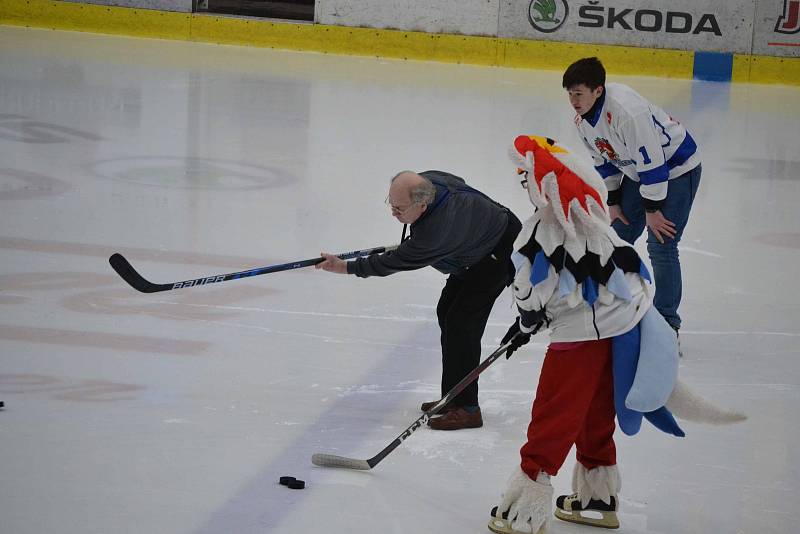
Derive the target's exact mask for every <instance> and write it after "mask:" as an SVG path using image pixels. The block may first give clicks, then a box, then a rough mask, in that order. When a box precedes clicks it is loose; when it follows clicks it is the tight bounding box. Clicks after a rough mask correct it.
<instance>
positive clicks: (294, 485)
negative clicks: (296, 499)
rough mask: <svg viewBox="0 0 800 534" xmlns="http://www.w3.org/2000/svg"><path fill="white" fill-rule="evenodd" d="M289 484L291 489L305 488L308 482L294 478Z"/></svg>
mask: <svg viewBox="0 0 800 534" xmlns="http://www.w3.org/2000/svg"><path fill="white" fill-rule="evenodd" d="M288 486H289V489H303V488H305V487H306V483H305V482H304V481H302V480H292V481H291V482H289V484H288Z"/></svg>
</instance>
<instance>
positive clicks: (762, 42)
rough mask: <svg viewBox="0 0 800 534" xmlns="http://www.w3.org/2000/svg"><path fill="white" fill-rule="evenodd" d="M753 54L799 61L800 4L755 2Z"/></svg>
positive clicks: (776, 0)
mask: <svg viewBox="0 0 800 534" xmlns="http://www.w3.org/2000/svg"><path fill="white" fill-rule="evenodd" d="M753 54H756V55H759V56H784V57H800V0H758V5H757V7H756V25H755V31H754V35H753Z"/></svg>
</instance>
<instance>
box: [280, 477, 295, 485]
mask: <svg viewBox="0 0 800 534" xmlns="http://www.w3.org/2000/svg"><path fill="white" fill-rule="evenodd" d="M295 480H297V479H296V478H294V477H281V478H280V483H281V486H288V485H289V484H291V483H292V482H294V481H295Z"/></svg>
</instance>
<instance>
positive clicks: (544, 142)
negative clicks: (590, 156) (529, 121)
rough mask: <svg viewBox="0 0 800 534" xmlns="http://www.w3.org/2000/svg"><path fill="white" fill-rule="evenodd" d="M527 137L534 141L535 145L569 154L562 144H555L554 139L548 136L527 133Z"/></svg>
mask: <svg viewBox="0 0 800 534" xmlns="http://www.w3.org/2000/svg"><path fill="white" fill-rule="evenodd" d="M528 137H529V138H530V139H532V140H533V141H536V144H537V145H539V146H540V147H542V148H543V149H545V150H547V151H548V152H551V153H562V154H569V150H567V149H566V148H564V147H563V146H559V145H557V144H556V142H555V140H554V139H550V138H549V137H542V136H540V135H529V136H528Z"/></svg>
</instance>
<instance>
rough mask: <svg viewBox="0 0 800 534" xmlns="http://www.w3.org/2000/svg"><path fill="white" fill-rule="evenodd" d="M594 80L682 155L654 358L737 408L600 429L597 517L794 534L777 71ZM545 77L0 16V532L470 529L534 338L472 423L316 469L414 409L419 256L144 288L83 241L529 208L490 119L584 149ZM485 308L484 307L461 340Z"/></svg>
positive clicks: (343, 226)
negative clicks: (663, 331)
mask: <svg viewBox="0 0 800 534" xmlns="http://www.w3.org/2000/svg"><path fill="white" fill-rule="evenodd" d="M610 80H613V81H622V82H624V83H627V84H629V85H631V86H633V87H634V88H635V89H637V90H638V91H639V92H640V93H642V94H643V95H645V96H646V97H647V98H649V99H650V100H652V101H653V102H655V103H657V104H658V105H660V106H661V107H663V108H664V109H666V110H667V111H668V112H670V113H671V114H672V115H673V116H675V117H676V118H678V119H680V120H681V121H682V122H683V123H684V124H686V125H687V127H688V128H689V129H690V131H691V132H692V134H693V135H694V137H695V139H697V141H698V143H699V145H700V147H701V150H702V152H703V156H704V160H703V178H702V183H701V186H700V191H699V193H698V197H697V199H696V201H695V206H694V210H693V212H692V218H691V220H690V222H689V226H688V227H687V230H686V233H685V235H684V239H683V241H682V243H681V259H682V262H683V272H684V300H683V305H682V308H681V311H682V316H683V321H684V325H683V329H682V333H681V338H682V344H683V349H684V352H685V354H686V355H685V357H684V358H683V359H682V361H681V370H680V373H681V377H682V378H683V380H685V381H686V382H688V383H689V384H690V385H692V386H694V387H695V389H697V390H698V391H699V392H701V393H702V394H703V395H704V396H706V397H707V398H709V399H711V400H713V401H714V402H716V403H717V404H720V405H723V406H725V407H727V408H731V409H736V410H740V411H743V412H745V413H747V414H748V415H749V420H748V421H746V422H745V423H743V424H740V425H736V426H729V427H711V426H702V425H696V424H691V423H684V429H685V430H686V431H687V437H686V438H684V439H679V438H673V437H670V436H667V435H666V434H662V433H660V432H656V431H654V430H652V427H649V426H646V427H643V430H642V432H641V433H640V434H639V435H637V436H635V437H626V436H623V435H621V434H620V433H619V432H618V436H617V447H618V459H619V465H620V470H621V473H622V478H623V491H622V493H621V495H620V498H621V512H620V521H621V523H622V527H621V530H620V532H625V533H631V534H633V533H653V534H655V533H659V534H675V533H682V534H686V533H716V532H724V533H731V534H733V533H737V534H738V533H758V534H767V533H790V532H797V529H798V524H800V511H799V510H800V507H798V497H797V496H798V494H800V467H798V466H800V454H799V453H798V446H797V443H798V441H800V429H799V428H798V422H799V421H800V416H798V413H800V362H798V356H800V350H798V342H800V326H798V322H799V320H800V304H798V295H800V289H798V276H797V273H798V269H800V267H798V265H800V216H798V204H800V88H796V87H794V88H793V87H784V86H758V85H747V84H738V85H729V84H724V83H707V82H693V81H688V80H665V79H658V78H648V77H615V76H610ZM560 81H561V77H560V73H558V72H538V71H529V70H508V69H500V68H487V67H474V66H460V65H450V64H438V63H425V62H405V61H394V60H381V59H374V58H357V57H340V56H329V55H323V54H309V53H297V52H286V51H274V50H265V49H257V48H239V47H231V46H216V45H210V44H195V43H185V42H170V41H161V40H143V39H131V38H123V37H110V36H100V35H92V34H82V33H68V32H54V31H48V30H34V29H24V28H13V27H0V400H3V401H4V402H5V404H6V408H5V409H4V410H2V411H0V454H2V456H1V457H0V533H2V534H56V533H57V534H108V533H115V534H122V533H136V534H144V533H146V534H162V533H163V534H222V533H236V534H245V533H247V534H249V533H281V534H284V533H285V534H290V533H291V534H297V533H311V532H326V533H347V534H378V533H380V534H390V533H391V534H395V533H415V534H440V533H459V534H468V533H485V532H488V530H487V529H486V522H487V520H488V517H489V516H488V513H489V510H490V508H491V507H492V506H493V505H495V504H496V503H497V502H498V501H499V497H500V493H501V492H502V491H503V489H504V488H505V482H506V479H507V477H508V475H509V474H510V473H511V472H512V470H513V469H514V467H515V466H516V465H517V464H518V462H519V454H518V450H519V447H520V446H521V445H522V443H523V439H524V435H525V430H526V427H527V424H528V421H529V417H530V404H531V401H532V398H533V394H534V391H535V387H536V383H537V378H538V373H539V368H540V365H541V362H542V358H543V353H544V350H545V347H546V344H547V338H546V336H539V337H538V338H535V339H534V341H533V342H531V344H529V345H528V346H527V347H526V348H525V349H524V350H522V351H520V352H518V353H517V354H515V355H514V357H513V358H512V359H511V360H509V361H506V360H505V359H501V360H499V361H497V362H496V363H495V364H494V365H493V366H492V367H491V368H489V369H488V370H487V371H486V372H485V373H484V375H483V376H482V377H481V381H480V385H481V406H482V410H483V414H484V421H485V426H484V427H483V428H481V429H475V430H461V431H456V432H450V433H443V432H435V431H431V430H429V429H427V428H423V429H421V430H419V431H418V432H416V433H415V434H414V435H413V436H411V437H410V438H409V439H408V440H406V441H405V442H404V443H403V444H402V445H401V446H400V447H399V448H398V449H397V450H395V451H394V452H393V453H392V454H390V455H389V456H388V457H387V458H386V459H385V460H384V461H383V462H381V463H380V464H379V465H378V466H377V467H375V468H374V469H373V470H372V471H368V472H355V471H345V470H336V469H326V468H320V467H315V466H313V465H312V464H311V462H310V458H311V455H312V454H314V453H316V452H327V453H333V454H340V455H345V456H351V457H356V458H363V459H366V458H369V457H371V456H373V455H374V454H376V453H377V452H378V451H380V450H381V449H383V447H385V446H386V445H387V444H389V443H390V442H391V441H392V440H393V439H394V438H395V437H396V436H397V435H398V434H400V433H401V432H402V431H403V430H404V429H405V428H406V427H407V426H408V425H410V424H411V423H412V422H413V421H414V420H415V419H416V418H417V417H418V416H419V415H420V413H419V411H418V407H419V404H420V403H421V402H422V401H427V400H433V399H436V398H438V397H439V385H438V384H439V377H440V369H441V367H440V365H441V364H440V353H439V346H438V326H437V324H436V317H435V305H436V301H437V299H438V294H439V291H440V289H441V287H442V285H443V284H444V278H443V276H442V275H440V274H439V273H437V272H436V271H434V270H432V269H424V270H421V271H416V272H412V273H404V274H398V275H394V276H391V277H388V278H383V279H377V278H375V279H373V278H370V279H366V280H364V279H357V278H356V277H353V276H349V277H346V276H338V275H333V274H330V273H324V272H321V271H315V270H314V269H303V270H296V271H291V272H285V273H276V274H269V275H265V276H259V277H254V278H248V279H246V280H239V281H233V282H225V283H222V284H217V285H211V286H206V287H198V288H191V289H184V290H176V291H167V292H162V293H154V294H149V295H148V294H142V293H138V292H136V291H134V290H133V289H132V288H131V287H129V286H127V285H126V284H125V283H124V282H123V281H122V280H121V279H120V278H119V277H118V276H117V275H116V274H115V273H114V272H113V271H112V270H111V269H110V267H109V265H108V261H107V260H108V257H109V256H110V255H111V254H112V253H113V252H121V253H123V254H125V256H126V257H127V258H128V259H130V261H131V262H132V263H133V265H134V266H136V268H137V269H139V270H140V272H141V273H142V274H143V275H144V276H145V277H147V278H148V279H150V280H152V281H156V282H171V281H178V280H185V279H189V278H195V277H200V276H205V275H211V274H219V273H227V272H232V271H239V270H243V269H248V268H253V267H259V266H265V265H270V264H273V263H283V262H289V261H292V260H297V259H306V258H312V257H315V256H317V255H318V254H319V252H320V251H327V252H345V251H348V250H352V249H358V248H364V247H372V246H379V245H385V244H392V243H396V242H397V241H398V239H399V237H400V231H401V225H400V224H399V223H397V221H395V220H394V219H393V218H392V217H391V216H390V214H389V211H388V209H387V207H386V206H385V205H384V203H383V201H384V198H385V196H386V192H387V188H388V180H389V178H390V177H391V176H392V175H394V174H395V173H396V172H397V171H400V170H403V169H412V170H417V171H422V170H427V169H440V170H445V171H448V172H452V173H454V174H457V175H460V176H463V177H464V178H465V179H466V180H467V182H468V183H469V184H471V185H473V186H476V187H478V188H479V189H481V190H483V191H484V192H486V193H487V194H489V195H490V196H492V197H494V198H495V199H497V200H498V201H500V202H502V203H504V204H506V205H507V206H509V207H511V208H512V209H513V210H514V211H515V213H517V215H518V216H520V218H524V217H527V216H528V215H529V214H530V209H531V207H530V204H529V202H528V201H527V199H526V197H525V195H524V194H523V192H522V189H521V188H520V187H519V184H518V181H517V179H516V175H515V173H514V169H513V166H512V165H511V164H510V162H509V160H508V158H507V152H506V151H507V147H508V146H509V144H510V143H511V141H512V140H513V138H514V136H516V135H517V134H520V133H530V134H542V135H548V136H550V137H554V138H557V139H560V140H561V141H563V142H564V143H565V144H567V145H569V146H572V147H573V148H575V150H576V151H577V152H580V153H584V152H583V148H582V147H581V145H580V144H579V142H578V139H577V136H576V134H575V133H574V126H573V124H572V116H573V114H572V110H571V108H570V107H569V104H568V101H567V98H566V93H565V92H564V91H563V89H561V83H560ZM637 249H638V250H640V252H641V253H642V254H643V255H644V257H646V253H645V251H644V243H643V241H641V240H640V242H639V243H638V244H637ZM513 317H514V310H513V309H512V307H511V300H510V298H509V295H508V294H504V295H503V297H502V298H501V300H500V301H499V302H498V304H497V305H496V306H495V309H494V311H493V313H492V317H491V319H490V322H489V326H488V328H487V331H486V335H485V337H484V348H485V354H488V353H489V352H490V351H491V350H492V349H493V348H495V347H496V346H497V343H498V340H499V338H500V337H501V336H502V335H503V333H505V331H506V329H507V326H508V324H510V323H511V322H512V320H513ZM573 465H574V456H572V455H571V456H570V458H569V459H568V460H567V463H566V464H565V465H564V467H563V469H562V471H561V472H560V474H559V476H558V477H557V478H555V479H554V485H555V487H556V495H558V494H560V493H568V492H569V491H568V490H569V485H570V477H571V471H572V466H573ZM282 475H292V476H295V477H297V478H301V479H303V480H305V481H306V489H304V490H289V489H287V488H285V487H283V486H281V485H279V484H278V478H279V477H280V476H282ZM551 532H553V533H588V532H596V531H593V530H592V529H591V527H585V526H575V525H571V524H568V523H564V522H559V521H557V520H555V519H554V520H553V524H552V530H551Z"/></svg>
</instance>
